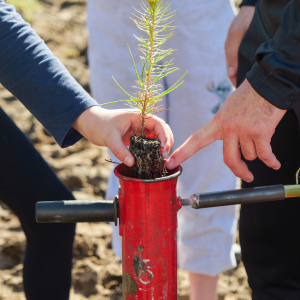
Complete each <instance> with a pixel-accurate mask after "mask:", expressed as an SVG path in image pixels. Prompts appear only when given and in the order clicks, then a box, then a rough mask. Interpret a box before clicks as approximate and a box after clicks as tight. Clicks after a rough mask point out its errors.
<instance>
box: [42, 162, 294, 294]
mask: <svg viewBox="0 0 300 300" xmlns="http://www.w3.org/2000/svg"><path fill="white" fill-rule="evenodd" d="M181 171H182V169H181V167H180V166H179V167H177V168H176V169H175V170H172V171H170V172H169V174H168V176H166V177H162V178H157V179H153V180H142V179H135V178H132V177H131V172H130V168H128V167H126V166H125V165H123V164H121V165H118V166H117V167H116V168H115V171H114V173H115V175H116V176H117V177H118V178H119V181H120V189H119V195H118V197H116V198H115V199H114V200H107V201H51V202H38V203H37V205H36V220H37V222H41V223H74V222H108V221H110V222H114V223H115V224H117V218H119V228H120V235H121V236H122V252H123V254H122V255H123V256H122V263H123V299H125V300H137V299H138V300H176V299H177V247H176V231H177V211H178V210H179V209H180V208H181V207H182V206H186V205H189V206H191V207H192V208H195V209H199V208H206V207H214V206H224V205H233V204H247V203H256V202H267V201H276V200H284V199H285V198H289V197H298V196H300V186H298V185H291V186H283V185H275V186H267V187H258V188H250V189H240V190H232V191H223V192H212V193H202V194H194V195H192V196H191V198H190V199H181V198H180V197H177V195H176V184H177V178H178V176H179V175H180V174H181Z"/></svg>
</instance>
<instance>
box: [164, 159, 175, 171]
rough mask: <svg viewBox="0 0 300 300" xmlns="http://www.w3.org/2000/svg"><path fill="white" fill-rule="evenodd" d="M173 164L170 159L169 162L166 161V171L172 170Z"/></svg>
mask: <svg viewBox="0 0 300 300" xmlns="http://www.w3.org/2000/svg"><path fill="white" fill-rule="evenodd" d="M173 164H174V159H173V158H171V159H170V160H168V161H167V163H166V167H167V168H168V169H170V168H172V166H173Z"/></svg>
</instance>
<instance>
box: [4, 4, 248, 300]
mask: <svg viewBox="0 0 300 300" xmlns="http://www.w3.org/2000/svg"><path fill="white" fill-rule="evenodd" d="M33 20H34V21H33V24H32V25H33V28H34V29H35V30H36V31H37V33H38V34H40V36H41V37H42V38H43V39H44V40H45V41H46V43H47V45H48V46H49V47H50V48H51V50H52V51H53V52H54V53H55V55H57V56H58V57H59V58H60V59H61V61H62V62H63V63H64V64H65V66H66V67H67V68H68V69H69V71H70V72H71V73H72V75H73V76H74V77H75V78H76V79H77V80H78V82H79V83H80V84H82V85H83V86H84V88H85V89H86V90H89V86H88V83H89V71H88V66H87V58H86V52H87V51H86V50H87V31H86V27H85V22H86V16H85V1H80V0H72V1H63V0H44V1H42V2H40V3H39V5H38V6H37V7H36V10H35V14H34V18H33ZM0 106H1V107H2V108H3V109H4V110H5V111H6V113H7V114H8V115H9V116H10V117H11V118H12V119H13V120H14V121H15V123H16V124H17V125H18V126H19V128H20V129H21V130H22V131H23V132H24V133H25V134H26V136H27V137H28V138H29V139H30V140H31V141H32V143H33V144H34V145H35V147H36V149H37V150H38V151H39V152H40V153H41V155H42V156H43V157H44V159H45V160H46V161H47V162H48V164H49V165H50V166H51V168H52V169H53V170H54V171H55V173H56V174H57V176H58V177H59V178H60V179H61V180H62V182H63V183H64V184H65V185H66V186H67V187H68V188H69V189H70V190H71V191H72V192H73V193H74V195H75V197H76V198H77V199H82V200H84V199H103V196H104V194H105V191H106V188H107V178H108V175H109V172H110V168H111V167H112V166H111V164H109V163H107V162H106V161H105V160H104V159H105V158H107V157H108V155H107V151H106V150H105V149H104V148H99V147H96V146H93V145H91V144H90V143H89V142H87V141H85V140H82V141H81V142H79V143H77V144H76V145H75V146H73V147H70V148H68V149H60V147H59V146H58V145H57V144H56V143H55V142H54V140H53V138H52V137H50V136H49V134H48V133H47V132H46V130H44V129H43V127H42V126H41V125H40V123H39V122H38V121H36V119H35V118H34V117H33V116H32V115H31V114H30V113H29V112H28V111H27V110H26V109H25V108H24V106H23V105H22V104H21V103H20V102H19V101H17V100H16V99H15V98H14V97H13V96H12V95H11V94H10V93H9V92H8V91H6V90H5V89H4V88H3V87H1V86H0ZM111 231H112V230H111V227H110V225H108V224H96V223H90V224H85V223H83V224H79V225H78V227H77V234H76V239H75V244H74V268H73V287H72V292H71V300H84V299H90V300H102V299H103V300H108V299H110V300H117V299H122V296H121V291H122V284H121V273H122V271H121V264H120V261H119V260H118V259H117V258H116V257H115V256H114V254H113V251H112V249H111V237H110V235H111ZM24 247H25V237H24V234H23V232H22V230H21V227H20V224H19V222H18V219H17V218H16V217H15V216H14V215H13V214H12V213H11V212H10V211H9V210H8V209H7V208H6V207H4V205H2V206H1V205H0V300H25V297H24V294H23V292H22V290H23V285H22V268H23V266H22V258H23V254H24ZM178 279H179V280H178V299H180V300H187V299H188V293H189V284H188V276H187V272H185V271H183V270H179V271H178ZM250 299H251V297H250V290H249V287H248V284H247V276H246V273H245V270H244V267H243V265H242V264H240V265H239V267H238V268H237V269H235V270H232V271H230V272H227V273H224V274H221V275H220V279H219V282H218V300H250Z"/></svg>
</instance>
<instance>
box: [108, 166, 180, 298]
mask: <svg viewBox="0 0 300 300" xmlns="http://www.w3.org/2000/svg"><path fill="white" fill-rule="evenodd" d="M181 171H182V169H181V167H180V166H179V167H177V168H176V169H175V170H172V171H171V172H170V174H168V176H167V177H163V178H158V179H154V180H141V179H134V178H131V173H130V169H129V168H128V167H126V166H125V165H123V164H121V165H119V166H117V167H116V168H115V171H114V172H115V175H116V176H117V177H118V178H119V181H120V189H119V224H120V235H121V236H122V251H123V257H122V260H123V299H124V300H136V299H138V300H176V299H177V246H176V231H177V211H178V210H179V209H180V208H181V202H180V198H179V197H177V196H176V184H177V177H178V176H179V175H180V174H181Z"/></svg>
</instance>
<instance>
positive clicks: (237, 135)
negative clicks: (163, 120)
mask: <svg viewBox="0 0 300 300" xmlns="http://www.w3.org/2000/svg"><path fill="white" fill-rule="evenodd" d="M285 113H286V110H281V109H279V108H277V107H275V106H273V105H272V104H271V103H269V102H268V101H266V100H265V99H264V98H262V97H261V96H260V95H258V94H257V93H256V91H255V90H254V89H253V88H252V87H251V85H250V84H249V82H248V81H247V80H245V81H244V82H243V84H242V85H241V86H240V87H239V88H238V89H237V90H236V91H235V92H233V93H232V94H231V95H230V96H229V97H228V98H227V99H226V101H225V102H224V104H223V105H222V106H221V108H220V110H219V111H218V113H217V114H216V115H215V117H214V118H213V119H212V120H211V121H209V122H208V123H206V124H205V125H204V126H203V127H202V128H200V129H199V130H198V131H197V132H196V133H194V134H193V135H192V136H191V137H190V138H189V139H188V140H187V141H186V142H185V143H184V144H183V145H182V146H180V147H179V148H178V149H177V150H176V151H175V152H174V153H173V154H172V156H171V157H170V158H169V160H168V161H167V164H166V167H167V168H168V169H174V168H175V167H177V166H178V165H179V164H181V163H182V162H183V161H185V160H186V159H188V158H189V157H190V156H192V155H193V154H194V153H196V152H197V151H198V150H200V149H202V148H204V147H206V146H207V145H209V144H211V143H212V142H214V141H216V140H223V157H224V162H225V164H226V165H227V166H228V167H229V168H230V169H231V171H232V172H233V173H234V174H235V175H236V176H238V177H240V178H242V179H244V180H245V181H248V182H251V181H252V180H253V179H254V177H253V174H252V173H251V172H250V171H249V169H248V168H247V165H246V163H245V162H244V161H243V160H242V159H241V151H242V153H243V156H244V157H245V159H247V160H254V159H256V158H257V157H258V158H259V159H261V160H262V161H263V162H264V163H265V164H266V165H267V166H269V167H270V168H273V169H275V170H278V169H279V168H280V162H279V161H278V160H277V159H276V157H275V155H274V154H273V152H272V148H271V145H270V142H271V138H272V136H273V134H274V132H275V128H276V126H277V125H278V123H279V121H280V120H281V119H282V117H283V116H284V114H285Z"/></svg>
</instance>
